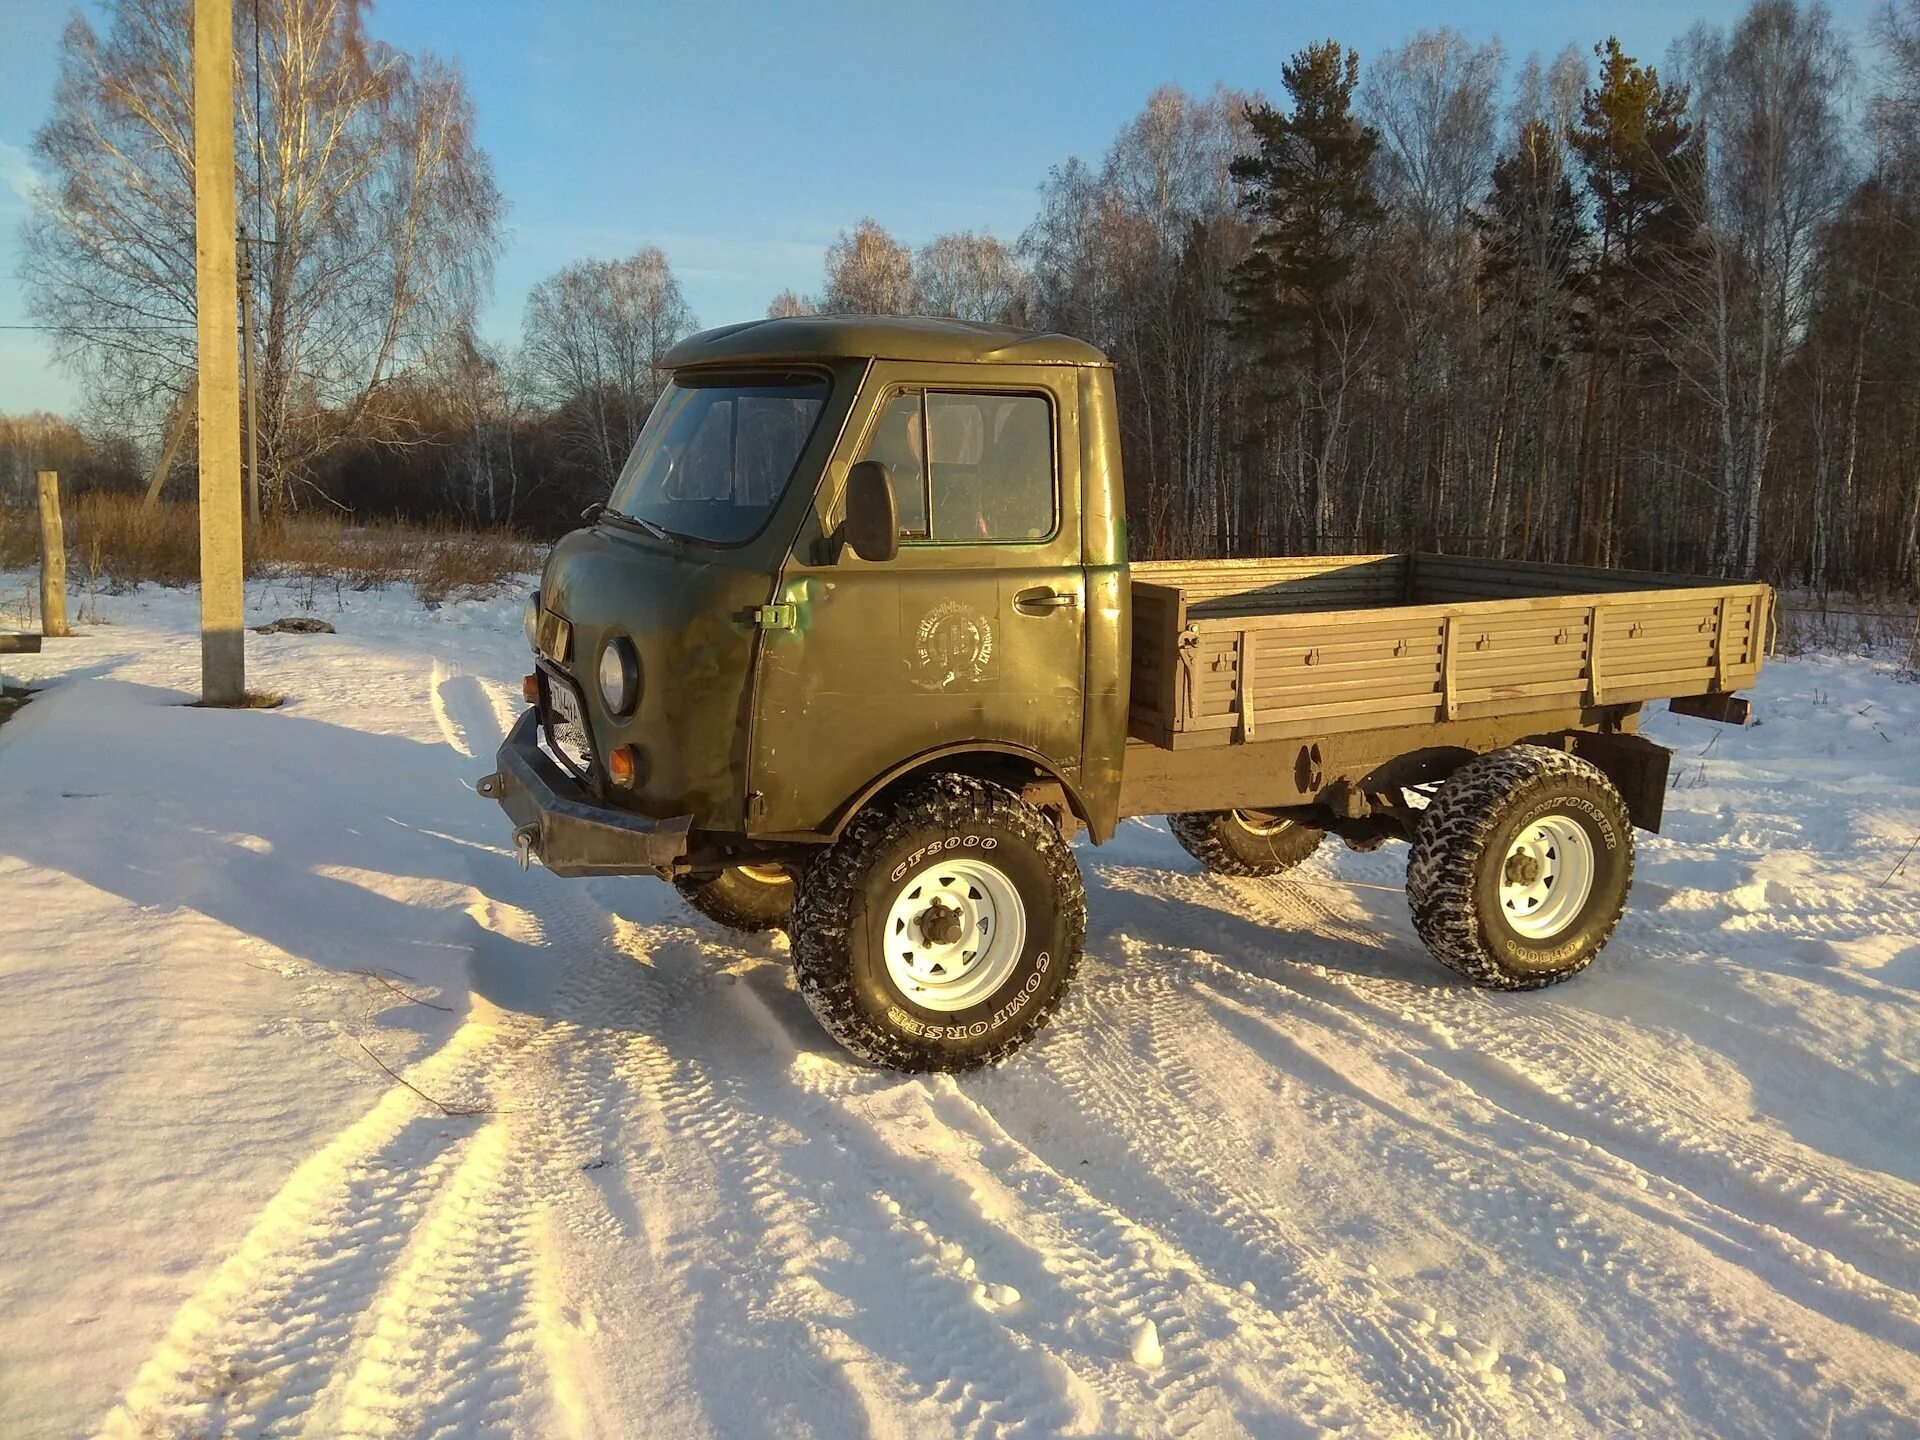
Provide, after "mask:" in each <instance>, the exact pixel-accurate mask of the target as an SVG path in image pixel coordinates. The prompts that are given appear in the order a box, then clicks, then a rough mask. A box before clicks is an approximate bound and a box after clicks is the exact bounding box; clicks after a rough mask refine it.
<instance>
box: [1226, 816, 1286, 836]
mask: <svg viewBox="0 0 1920 1440" xmlns="http://www.w3.org/2000/svg"><path fill="white" fill-rule="evenodd" d="M1227 813H1229V814H1230V815H1232V816H1233V823H1234V824H1236V825H1238V826H1239V827H1240V828H1241V829H1242V830H1244V831H1246V832H1247V833H1248V834H1249V835H1259V836H1261V837H1263V838H1264V837H1266V836H1271V835H1278V834H1279V833H1280V832H1281V831H1282V830H1285V829H1287V828H1288V827H1289V826H1291V825H1292V824H1293V821H1291V820H1275V819H1272V818H1268V819H1265V820H1260V819H1256V818H1255V817H1254V816H1252V815H1250V814H1248V813H1247V812H1246V811H1245V810H1231V811H1229V812H1227Z"/></svg>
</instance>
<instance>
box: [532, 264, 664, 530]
mask: <svg viewBox="0 0 1920 1440" xmlns="http://www.w3.org/2000/svg"><path fill="white" fill-rule="evenodd" d="M693 328H694V319H693V313H692V311H690V310H689V309H688V308H687V303H686V299H685V297H684V296H683V295H682V294H681V292H680V282H679V281H678V280H676V279H675V278H674V274H673V267H672V266H671V265H670V264H668V263H667V257H666V256H665V255H664V254H663V253H662V252H661V251H660V250H659V248H658V247H656V246H648V247H646V248H645V249H642V250H638V251H636V252H634V253H633V254H632V255H629V256H627V257H626V258H625V259H623V260H582V261H578V262H576V263H575V264H572V265H568V266H567V267H565V268H564V269H562V270H561V271H559V272H558V273H557V274H554V275H550V276H548V277H547V278H546V279H545V280H542V281H541V282H540V283H539V284H537V285H535V286H534V287H533V292H532V294H530V295H529V296H528V297H527V313H526V320H525V322H524V324H523V327H522V332H521V334H522V338H521V363H522V365H523V366H524V367H525V370H526V373H527V376H528V378H529V380H530V382H531V384H532V386H533V388H534V390H535V392H536V393H537V394H538V395H539V396H540V397H541V398H542V399H544V400H545V401H546V402H547V403H548V404H550V405H552V406H553V407H554V408H555V410H556V411H557V412H558V414H559V416H560V419H561V430H562V434H563V435H564V437H565V439H566V443H567V445H568V447H569V449H570V451H571V453H572V454H573V456H574V458H575V459H576V460H577V461H578V462H579V463H580V464H581V465H582V466H583V467H585V469H586V470H587V472H588V474H589V475H590V476H591V477H592V479H591V485H592V486H593V487H597V497H596V498H604V495H605V492H606V489H607V488H608V487H610V486H611V485H612V484H613V482H614V480H615V479H616V478H617V477H618V476H619V474H620V467H621V466H622V465H624V464H625V463H626V459H627V452H628V451H630V450H631V449H632V448H633V442H634V441H635V440H636V439H638V438H639V435H640V429H641V427H642V426H643V425H645V424H646V422H647V415H648V413H649V412H650V411H651V410H652V409H653V402H654V401H655V400H657V399H658V398H659V396H660V392H661V390H663V389H664V388H665V386H666V376H665V372H664V371H663V370H662V368H661V361H662V360H663V359H664V358H665V357H666V353H667V351H669V350H671V349H672V348H673V347H674V346H675V345H676V344H678V343H679V342H680V341H681V340H682V339H683V338H685V337H686V336H687V335H688V334H690V333H691V332H692V330H693Z"/></svg>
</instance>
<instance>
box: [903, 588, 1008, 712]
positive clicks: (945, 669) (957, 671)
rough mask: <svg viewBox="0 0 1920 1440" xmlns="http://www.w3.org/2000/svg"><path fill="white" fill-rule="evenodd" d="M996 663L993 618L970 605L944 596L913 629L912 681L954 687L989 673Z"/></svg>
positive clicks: (928, 686)
mask: <svg viewBox="0 0 1920 1440" xmlns="http://www.w3.org/2000/svg"><path fill="white" fill-rule="evenodd" d="M992 663H993V622H992V621H991V620H989V619H988V618H987V617H986V616H985V615H982V614H981V613H980V612H979V611H978V610H976V609H974V608H973V607H972V606H971V605H963V604H961V603H960V602H959V601H958V600H943V601H941V602H940V603H939V604H938V605H936V606H934V607H933V609H931V610H929V611H928V612H927V613H926V614H925V615H923V616H922V617H921V618H920V624H919V625H918V627H916V629H915V631H914V647H913V683H914V684H916V685H920V686H923V687H925V688H926V689H928V690H951V689H952V688H953V687H954V686H956V685H968V684H972V683H973V682H975V681H977V680H979V679H980V678H981V677H982V676H984V675H985V674H986V673H987V667H988V666H989V665H991V664H992Z"/></svg>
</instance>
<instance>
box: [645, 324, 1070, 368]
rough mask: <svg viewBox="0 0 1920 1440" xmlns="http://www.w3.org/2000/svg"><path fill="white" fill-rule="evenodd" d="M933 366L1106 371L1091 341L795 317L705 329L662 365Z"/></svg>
mask: <svg viewBox="0 0 1920 1440" xmlns="http://www.w3.org/2000/svg"><path fill="white" fill-rule="evenodd" d="M839 358H853V359H872V360H930V361H939V362H950V361H961V362H981V363H989V364H1001V365H1105V364H1107V363H1108V360H1107V357H1106V356H1105V355H1103V354H1101V353H1100V351H1099V350H1097V349H1095V348H1094V347H1093V346H1091V345H1089V344H1087V342H1086V341H1084V340H1075V339H1074V338H1073V337H1072V336H1070V335H1055V334H1049V333H1046V332H1042V331H1037V330H1017V329H1015V328H1014V327H1013V326H1011V325H976V324H974V323H973V322H972V321H969V320H937V319H934V318H932V317H930V316H923V315H790V316H784V317H782V318H780V319H776V320H749V321H747V322H745V323H744V324H741V325H722V326H720V327H719V328H718V329H717V330H702V331H701V332H700V333H699V334H698V335H693V336H689V337H688V338H687V339H685V340H682V341H681V342H680V343H679V344H678V345H676V346H674V347H673V348H672V349H671V350H669V351H668V352H667V354H666V357H665V359H664V361H663V362H662V363H663V364H664V365H665V366H666V367H667V368H668V369H670V370H677V369H679V368H680V367H681V366H684V365H711V364H718V363H735V364H737V363H753V362H757V361H764V360H820V359H839Z"/></svg>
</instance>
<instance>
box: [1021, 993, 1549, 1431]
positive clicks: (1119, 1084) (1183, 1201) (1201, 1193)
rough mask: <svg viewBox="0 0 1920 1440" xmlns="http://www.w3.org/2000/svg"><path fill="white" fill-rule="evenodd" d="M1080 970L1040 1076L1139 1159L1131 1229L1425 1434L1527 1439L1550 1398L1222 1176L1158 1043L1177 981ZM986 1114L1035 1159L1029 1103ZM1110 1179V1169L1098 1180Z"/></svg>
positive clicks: (1189, 1079) (1167, 1044)
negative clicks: (1393, 1298) (1242, 1300)
mask: <svg viewBox="0 0 1920 1440" xmlns="http://www.w3.org/2000/svg"><path fill="white" fill-rule="evenodd" d="M1090 968H1091V969H1092V972H1093V975H1094V977H1095V979H1094V983H1093V984H1091V985H1088V986H1087V987H1086V989H1085V991H1084V992H1083V996H1082V999H1081V1002H1080V1013H1077V1014H1076V1015H1074V1016H1073V1017H1072V1020H1071V1025H1072V1038H1071V1042H1070V1043H1063V1044H1060V1045H1057V1046H1054V1047H1052V1048H1051V1049H1050V1051H1049V1066H1048V1071H1049V1076H1050V1078H1051V1079H1054V1080H1058V1081H1062V1082H1064V1083H1065V1085H1066V1086H1067V1088H1068V1089H1069V1090H1070V1092H1071V1094H1072V1096H1073V1099H1074V1102H1075V1110H1076V1112H1077V1113H1079V1114H1081V1115H1084V1116H1088V1117H1092V1118H1093V1119H1094V1120H1095V1122H1096V1123H1099V1124H1102V1125H1105V1126H1109V1127H1111V1129H1112V1131H1113V1132H1114V1133H1116V1134H1119V1135H1122V1136H1126V1137H1128V1144H1127V1149H1128V1150H1129V1152H1130V1153H1135V1154H1138V1155H1140V1156H1143V1157H1151V1169H1150V1171H1148V1172H1147V1175H1148V1176H1150V1178H1151V1179H1152V1180H1153V1181H1154V1182H1155V1187H1157V1192H1158V1193H1155V1190H1154V1189H1149V1188H1148V1187H1143V1186H1142V1185H1141V1184H1140V1183H1139V1182H1140V1179H1141V1178H1144V1177H1141V1176H1134V1177H1128V1178H1129V1179H1130V1180H1131V1184H1130V1186H1129V1189H1130V1190H1131V1191H1132V1192H1133V1196H1132V1199H1133V1209H1132V1211H1131V1212H1130V1213H1133V1214H1135V1215H1136V1217H1141V1215H1142V1207H1145V1212H1146V1215H1147V1216H1150V1220H1147V1219H1143V1220H1142V1223H1152V1224H1154V1225H1155V1226H1157V1227H1159V1228H1161V1229H1163V1230H1166V1229H1172V1228H1176V1227H1177V1228H1178V1229H1179V1230H1180V1231H1181V1232H1182V1233H1183V1234H1184V1235H1185V1236H1186V1244H1187V1246H1188V1247H1189V1249H1190V1250H1191V1251H1192V1253H1193V1254H1194V1255H1195V1256H1196V1258H1197V1260H1198V1261H1199V1263H1200V1264H1201V1265H1202V1266H1203V1267H1204V1268H1205V1269H1206V1270H1207V1271H1208V1272H1209V1273H1210V1274H1212V1275H1214V1276H1216V1277H1218V1281H1219V1283H1221V1284H1223V1285H1225V1286H1227V1287H1229V1288H1232V1287H1236V1286H1240V1285H1247V1284H1251V1285H1252V1286H1253V1287H1254V1289H1255V1291H1256V1293H1257V1294H1258V1295H1259V1297H1260V1299H1261V1300H1262V1302H1263V1303H1264V1304H1265V1305H1266V1306H1267V1307H1268V1308H1269V1309H1270V1310H1272V1311H1273V1312H1274V1313H1275V1314H1277V1315H1279V1316H1282V1317H1284V1318H1285V1319H1287V1320H1288V1321H1289V1322H1291V1323H1292V1324H1293V1325H1295V1326H1299V1327H1306V1328H1309V1329H1310V1331H1311V1332H1312V1333H1316V1334H1317V1335H1318V1336H1319V1340H1318V1347H1317V1348H1319V1349H1320V1350H1321V1351H1322V1352H1323V1353H1327V1354H1331V1355H1335V1356H1340V1357H1342V1358H1343V1361H1344V1363H1345V1364H1347V1365H1349V1366H1351V1368H1352V1369H1353V1371H1354V1372H1355V1373H1356V1374H1357V1375H1358V1376H1359V1377H1360V1378H1361V1380H1362V1382H1363V1383H1364V1384H1365V1386H1366V1387H1367V1388H1368V1389H1369V1390H1371V1391H1373V1392H1375V1393H1378V1394H1380V1395H1382V1396H1385V1397H1386V1398H1388V1399H1389V1400H1391V1401H1392V1402H1393V1403H1394V1404H1395V1405H1396V1406H1398V1407H1400V1408H1402V1409H1403V1410H1405V1411H1406V1412H1408V1413H1409V1414H1411V1415H1413V1416H1415V1417H1417V1419H1416V1423H1417V1424H1418V1425H1419V1426H1420V1427H1421V1428H1422V1429H1423V1430H1424V1431H1425V1432H1426V1433H1429V1434H1443V1435H1461V1436H1465V1435H1478V1434H1514V1435H1530V1434H1534V1433H1538V1431H1539V1429H1540V1428H1541V1426H1542V1423H1543V1420H1544V1419H1545V1418H1546V1412H1547V1411H1548V1410H1550V1408H1551V1405H1552V1403H1553V1401H1552V1397H1551V1396H1541V1397H1534V1396H1532V1395H1531V1394H1518V1393H1515V1392H1509V1393H1508V1394H1505V1395H1502V1394H1497V1393H1495V1391H1496V1389H1497V1388H1498V1387H1497V1385H1492V1384H1489V1380H1488V1377H1487V1375H1486V1372H1485V1371H1484V1370H1482V1369H1481V1368H1480V1367H1479V1366H1478V1365H1477V1364H1476V1365H1463V1364H1462V1363H1460V1361H1459V1360H1458V1359H1456V1357H1454V1356H1453V1355H1451V1354H1447V1353H1444V1352H1442V1351H1441V1350H1440V1348H1439V1347H1438V1346H1437V1345H1436V1344H1434V1343H1432V1342H1431V1340H1430V1339H1429V1338H1428V1337H1427V1336H1424V1335H1422V1334H1420V1333H1419V1329H1418V1328H1417V1322H1415V1321H1414V1320H1413V1319H1412V1318H1411V1317H1409V1316H1407V1315H1405V1314H1403V1313H1401V1312H1399V1311H1397V1310H1395V1309H1394V1308H1393V1307H1392V1306H1391V1305H1390V1304H1389V1303H1388V1302H1387V1300H1386V1299H1385V1297H1383V1296H1381V1295H1380V1294H1378V1293H1377V1287H1375V1286H1373V1285H1372V1284H1371V1283H1370V1282H1368V1281H1367V1280H1366V1278H1365V1277H1364V1276H1360V1275H1357V1274H1352V1273H1345V1272H1342V1271H1341V1270H1340V1269H1339V1267H1338V1266H1337V1265H1336V1264H1333V1263H1329V1262H1328V1261H1327V1260H1326V1259H1325V1258H1324V1257H1323V1256H1322V1255H1320V1254H1318V1253H1316V1251H1315V1250H1314V1248H1313V1247H1312V1245H1311V1244H1309V1243H1307V1242H1306V1241H1305V1240H1304V1238H1303V1237H1302V1236H1300V1235H1299V1234H1298V1233H1297V1231H1295V1230H1294V1229H1293V1228H1292V1227H1290V1226H1287V1225H1286V1224H1284V1223H1283V1221H1282V1219H1281V1217H1280V1216H1279V1215H1277V1214H1275V1213H1274V1212H1273V1211H1272V1209H1271V1207H1270V1206H1269V1205H1268V1204H1267V1203H1266V1201H1265V1198H1264V1197H1263V1196H1261V1195H1259V1194H1257V1193H1255V1192H1254V1191H1252V1190H1250V1189H1248V1188H1246V1187H1245V1186H1243V1185H1241V1184H1239V1183H1238V1182H1236V1181H1235V1180H1233V1179H1232V1178H1230V1177H1229V1176H1228V1174H1227V1173H1226V1172H1225V1170H1224V1169H1223V1168H1222V1166H1221V1162H1220V1157H1221V1156H1222V1155H1223V1154H1225V1153H1230V1152H1231V1151H1232V1149H1233V1147H1234V1146H1235V1144H1236V1141H1235V1139H1234V1137H1233V1136H1232V1135H1231V1134H1230V1133H1229V1132H1228V1131H1227V1129H1226V1128H1225V1127H1224V1126H1221V1125H1219V1124H1217V1123H1216V1124H1209V1125H1208V1126H1207V1127H1205V1128H1204V1129H1203V1128H1202V1127H1201V1125H1200V1124H1199V1123H1198V1121H1197V1119H1196V1115H1208V1116H1215V1115H1217V1109H1216V1108H1215V1107H1212V1106H1208V1107H1204V1108H1202V1109H1199V1110H1198V1111H1196V1110H1194V1109H1193V1102H1194V1100H1195V1099H1196V1098H1197V1094H1198V1087H1197V1084H1196V1082H1195V1080H1194V1078H1193V1073H1192V1070H1191V1068H1190V1067H1189V1066H1188V1065H1187V1063H1186V1062H1185V1060H1184V1057H1183V1056H1182V1055H1181V1054H1180V1053H1179V1051H1178V1049H1177V1047H1176V1046H1175V1045H1173V1044H1172V1043H1171V1041H1170V1038H1169V1033H1168V1032H1169V1026H1170V1024H1171V1018H1170V1012H1171V1011H1172V1010H1173V1009H1174V1003H1173V1002H1174V1000H1175V996H1176V987H1175V985H1174V984H1173V983H1171V982H1170V981H1169V980H1168V979H1167V978H1166V977H1165V976H1156V975H1139V974H1133V973H1129V972H1118V971H1114V970H1111V969H1109V968H1108V967H1106V966H1098V965H1096V966H1094V967H1090ZM1085 973H1086V972H1085V971H1083V974H1085ZM1190 1018H1191V1017H1182V1023H1188V1021H1189V1020H1190ZM1130 1025H1144V1027H1145V1031H1146V1038H1145V1047H1144V1049H1143V1050H1139V1051H1136V1050H1135V1049H1134V1048H1133V1047H1132V1046H1130V1045H1129V1044H1128V1043H1127V1040H1128V1034H1127V1030H1126V1027H1127V1026H1130ZM1063 1052H1070V1053H1063ZM1143 1077H1151V1079H1150V1080H1144V1079H1143ZM995 1113H996V1118H997V1119H999V1120H1000V1123H1001V1124H1002V1125H1003V1126H1005V1127H1006V1128H1007V1129H1008V1130H1009V1131H1010V1133H1013V1134H1015V1135H1017V1136H1019V1137H1020V1138H1021V1139H1022V1141H1023V1142H1024V1143H1026V1144H1028V1145H1030V1146H1035V1147H1036V1148H1038V1149H1039V1150H1040V1151H1041V1153H1045V1147H1046V1145H1047V1140H1048V1138H1050V1137H1046V1136H1042V1135H1041V1134H1040V1129H1041V1127H1038V1126H1036V1125H1034V1124H1033V1123H1032V1120H1031V1118H1030V1111H1029V1109H1028V1107H1025V1106H1021V1105H1017V1104H1014V1105H1008V1106H1005V1107H1001V1108H1000V1109H997V1110H996V1112H995ZM1056 1143H1057V1142H1056ZM1107 1173H1110V1172H1107ZM1090 1183H1093V1182H1090ZM1120 1183H1121V1177H1119V1176H1117V1175H1116V1176H1113V1178H1112V1179H1110V1180H1108V1182H1107V1184H1108V1186H1109V1188H1116V1187H1117V1186H1118V1185H1119V1184H1120Z"/></svg>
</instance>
